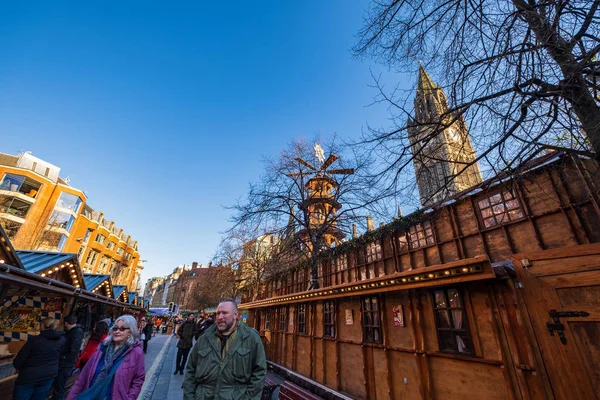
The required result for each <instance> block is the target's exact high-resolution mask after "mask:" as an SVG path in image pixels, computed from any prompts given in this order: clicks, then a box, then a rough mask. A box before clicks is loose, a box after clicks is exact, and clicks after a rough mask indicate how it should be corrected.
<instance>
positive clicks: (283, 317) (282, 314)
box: [279, 307, 287, 332]
mask: <svg viewBox="0 0 600 400" xmlns="http://www.w3.org/2000/svg"><path fill="white" fill-rule="evenodd" d="M286 322H287V307H281V309H280V310H279V331H280V332H285V325H286Z"/></svg>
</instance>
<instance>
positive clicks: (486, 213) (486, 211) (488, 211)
mask: <svg viewBox="0 0 600 400" xmlns="http://www.w3.org/2000/svg"><path fill="white" fill-rule="evenodd" d="M481 216H482V217H483V218H489V217H491V216H492V209H491V208H484V209H483V210H481Z"/></svg>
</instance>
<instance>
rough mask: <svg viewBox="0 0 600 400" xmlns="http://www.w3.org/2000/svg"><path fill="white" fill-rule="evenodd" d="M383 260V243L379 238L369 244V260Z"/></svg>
mask: <svg viewBox="0 0 600 400" xmlns="http://www.w3.org/2000/svg"><path fill="white" fill-rule="evenodd" d="M377 260H381V244H380V243H379V240H376V241H374V242H373V243H369V244H367V262H368V263H370V262H375V261H377Z"/></svg>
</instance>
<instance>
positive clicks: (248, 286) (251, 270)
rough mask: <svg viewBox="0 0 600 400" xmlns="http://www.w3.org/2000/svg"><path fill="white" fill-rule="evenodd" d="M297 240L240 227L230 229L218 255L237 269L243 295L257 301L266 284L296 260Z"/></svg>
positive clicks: (219, 260) (237, 281) (255, 228)
mask: <svg viewBox="0 0 600 400" xmlns="http://www.w3.org/2000/svg"><path fill="white" fill-rule="evenodd" d="M293 254H294V251H293V241H291V240H288V238H287V237H279V236H278V233H275V232H267V231H263V230H260V229H257V227H248V226H237V227H236V228H234V229H232V230H230V231H228V232H227V233H226V234H225V235H224V236H223V238H222V239H221V243H220V245H219V250H218V251H217V254H216V255H215V257H214V261H215V262H217V263H222V264H227V265H231V266H232V267H233V269H234V270H235V271H236V283H237V284H238V288H239V291H240V294H241V295H242V296H243V297H246V298H247V299H250V300H256V298H257V296H258V294H259V292H260V289H261V286H262V285H263V283H264V282H265V281H266V280H267V279H269V278H270V277H272V276H275V275H277V274H278V273H280V272H282V271H283V270H285V268H286V267H288V266H289V265H290V264H291V263H293V258H292V256H293Z"/></svg>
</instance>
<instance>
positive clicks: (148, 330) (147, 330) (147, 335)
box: [142, 318, 154, 354]
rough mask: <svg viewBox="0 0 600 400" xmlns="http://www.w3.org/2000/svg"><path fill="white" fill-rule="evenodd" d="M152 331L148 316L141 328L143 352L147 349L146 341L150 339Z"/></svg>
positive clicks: (152, 327)
mask: <svg viewBox="0 0 600 400" xmlns="http://www.w3.org/2000/svg"><path fill="white" fill-rule="evenodd" d="M153 332H154V326H152V320H151V319H150V318H147V319H146V325H144V329H142V333H143V334H144V340H142V342H143V343H144V354H146V351H147V350H148V341H149V340H150V339H152V333H153Z"/></svg>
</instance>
